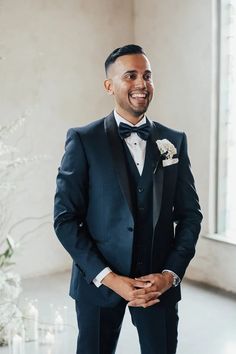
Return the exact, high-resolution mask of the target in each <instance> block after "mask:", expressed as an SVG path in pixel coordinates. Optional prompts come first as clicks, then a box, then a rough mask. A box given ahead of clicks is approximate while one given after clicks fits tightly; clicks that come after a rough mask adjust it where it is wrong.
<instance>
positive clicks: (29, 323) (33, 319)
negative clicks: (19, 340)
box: [24, 303, 38, 341]
mask: <svg viewBox="0 0 236 354" xmlns="http://www.w3.org/2000/svg"><path fill="white" fill-rule="evenodd" d="M24 325H25V338H26V340H28V341H31V340H37V339H38V310H37V309H36V307H35V306H34V305H33V304H32V303H29V304H28V305H27V307H26V309H25V311H24Z"/></svg>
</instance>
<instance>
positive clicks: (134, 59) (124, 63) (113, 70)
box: [109, 54, 151, 76]
mask: <svg viewBox="0 0 236 354" xmlns="http://www.w3.org/2000/svg"><path fill="white" fill-rule="evenodd" d="M109 71H110V74H111V75H112V76H113V75H117V74H121V75H122V74H123V73H125V72H126V71H137V72H145V71H151V65H150V62H149V60H148V59H147V57H146V56H145V55H143V54H131V55H123V56H121V57H119V58H117V59H116V61H115V63H113V64H112V65H111V66H110V70H109Z"/></svg>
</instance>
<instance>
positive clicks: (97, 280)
mask: <svg viewBox="0 0 236 354" xmlns="http://www.w3.org/2000/svg"><path fill="white" fill-rule="evenodd" d="M111 272H112V270H111V269H110V268H109V267H106V268H104V269H103V270H102V271H101V272H100V273H99V274H98V275H97V276H96V277H95V278H94V279H93V283H94V284H95V285H96V287H97V288H99V286H101V285H102V283H101V281H102V279H104V278H105V276H106V275H107V274H109V273H111Z"/></svg>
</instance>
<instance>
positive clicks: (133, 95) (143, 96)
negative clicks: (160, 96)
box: [131, 93, 146, 98]
mask: <svg viewBox="0 0 236 354" xmlns="http://www.w3.org/2000/svg"><path fill="white" fill-rule="evenodd" d="M131 97H133V98H136V97H138V98H145V97H146V95H145V94H143V93H133V94H132V95H131Z"/></svg>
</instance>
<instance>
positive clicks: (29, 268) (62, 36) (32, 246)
mask: <svg viewBox="0 0 236 354" xmlns="http://www.w3.org/2000/svg"><path fill="white" fill-rule="evenodd" d="M121 29H122V30H121ZM132 40H133V4H132V2H131V1H126V0H121V1H119V2H117V1H111V0H99V1H88V0H77V1H74V0H67V1H64V0H57V1H53V0H47V1H43V0H37V1H31V0H18V1H14V0H2V1H1V4H0V56H1V59H2V60H0V82H1V85H0V97H1V106H0V124H6V123H7V122H10V121H11V120H14V119H16V118H17V117H19V116H20V115H21V114H22V113H23V112H24V111H25V110H26V109H29V110H31V111H32V113H31V115H30V117H29V120H28V123H27V124H26V125H25V129H19V130H18V131H17V132H16V134H15V135H13V136H12V138H11V142H12V143H15V140H16V139H17V140H18V139H20V140H19V142H18V147H20V148H21V152H22V155H37V154H40V153H46V154H48V155H50V156H51V160H50V161H42V162H41V163H33V164H30V165H27V166H26V167H25V168H24V169H21V170H18V171H17V176H18V182H17V186H18V190H17V192H16V194H15V195H14V200H13V202H12V203H10V206H9V208H10V214H11V220H10V222H9V225H10V224H12V223H13V222H14V221H17V220H19V219H22V218H24V217H27V216H42V215H45V214H49V216H48V217H45V218H44V219H43V220H42V221H47V220H48V222H49V224H46V225H43V226H42V227H41V228H40V229H38V230H37V231H35V232H34V233H33V234H31V235H29V236H28V238H27V240H26V241H25V242H24V243H23V244H22V245H21V247H20V248H19V249H18V250H17V252H16V257H15V260H16V269H17V271H18V272H19V273H20V274H22V275H23V276H32V275H36V274H43V273H50V272H54V271H60V270H63V269H66V268H69V267H70V263H71V261H70V259H69V257H68V256H67V254H66V252H65V251H64V250H63V248H62V247H61V245H60V244H59V242H58V240H57V239H56V237H55V235H54V231H53V228H52V224H51V220H52V215H51V214H52V208H53V196H54V192H55V176H56V172H57V166H58V164H59V161H60V158H61V156H62V152H63V149H64V140H65V134H66V131H67V129H68V128H69V127H71V126H78V125H81V124H83V123H85V122H88V121H91V120H94V119H96V118H99V117H101V116H103V115H105V114H106V113H108V112H109V111H110V110H111V108H112V102H111V101H110V99H108V98H107V97H106V94H105V93H104V91H103V79H104V70H103V63H104V60H105V57H106V56H107V55H108V54H109V53H110V51H111V49H113V48H116V47H118V46H120V45H121V44H123V43H126V42H132ZM23 177H24V181H19V178H20V179H22V178H23ZM15 181H16V178H15ZM38 224H39V223H38V222H36V221H34V222H33V221H29V222H26V223H25V224H24V225H23V226H24V229H25V228H26V229H27V230H29V229H32V228H35V227H36V226H37V225H38ZM21 231H22V232H23V229H22V228H18V229H16V230H15V232H14V234H13V236H14V237H15V238H16V239H18V238H19V235H20V234H21Z"/></svg>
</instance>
